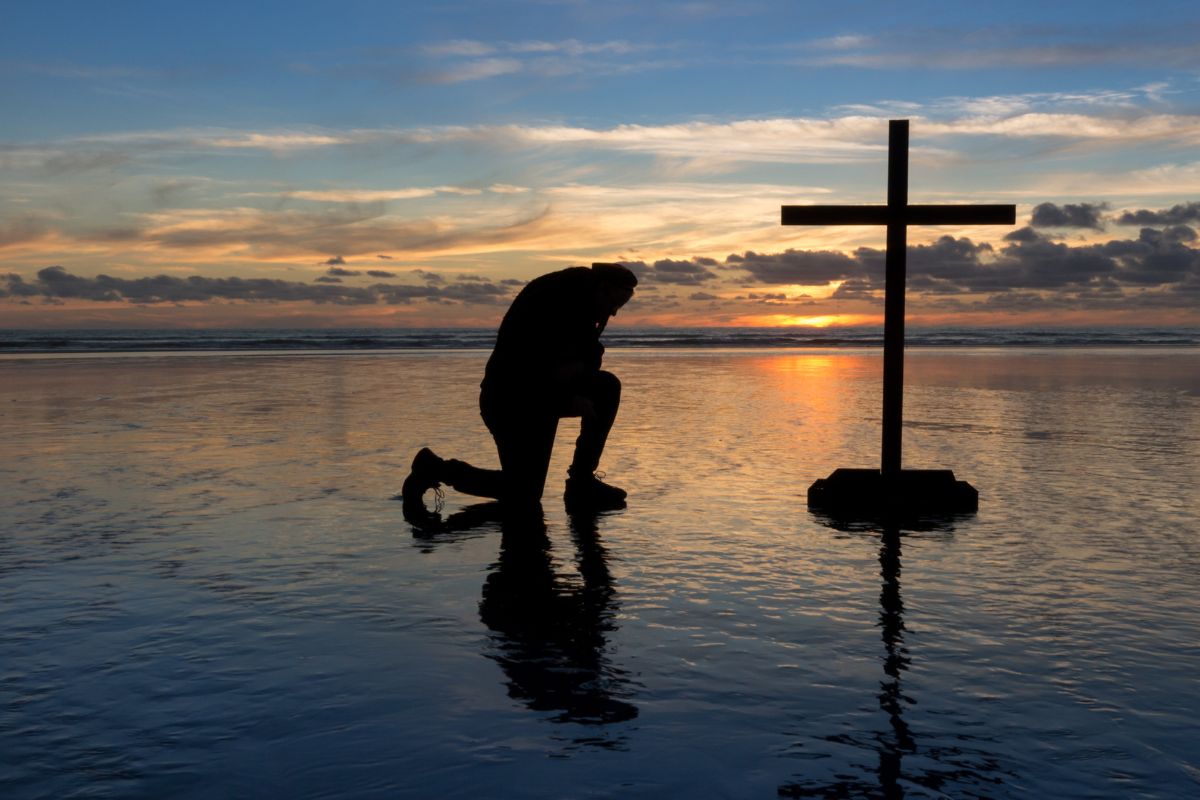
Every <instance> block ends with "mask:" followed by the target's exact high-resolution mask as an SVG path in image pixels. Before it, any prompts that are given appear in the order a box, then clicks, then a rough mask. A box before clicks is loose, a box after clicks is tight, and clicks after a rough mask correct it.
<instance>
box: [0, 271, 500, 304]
mask: <svg viewBox="0 0 1200 800" xmlns="http://www.w3.org/2000/svg"><path fill="white" fill-rule="evenodd" d="M330 271H331V272H332V271H333V270H330ZM341 272H349V273H353V274H357V273H354V272H353V271H352V270H341ZM516 283H517V284H519V283H520V281H517V282H516ZM512 294H513V286H512V284H511V283H510V282H503V283H493V282H492V281H488V280H469V281H455V282H452V283H444V284H439V285H432V284H429V283H426V284H424V285H415V284H398V283H376V284H372V285H370V286H346V285H343V284H342V283H341V278H339V277H335V276H330V275H323V276H321V277H319V278H317V282H314V283H302V282H300V281H285V280H275V279H271V278H206V277H201V276H190V277H187V278H178V277H174V276H170V275H156V276H154V277H152V278H115V277H112V276H111V275H97V276H96V277H94V278H85V277H81V276H78V275H73V274H71V273H70V272H68V271H67V270H65V269H63V268H62V267H46V268H45V269H42V270H39V271H38V273H37V278H36V279H35V280H32V281H25V280H24V279H23V278H21V276H19V275H16V274H9V275H5V276H0V297H9V298H14V299H17V300H22V299H24V300H29V299H32V298H39V297H40V298H44V299H46V300H51V301H54V300H69V299H76V300H92V301H98V302H121V301H125V302H130V303H139V304H154V303H185V302H204V301H214V300H215V301H241V302H257V303H279V302H312V303H333V304H337V305H373V304H380V303H382V304H387V305H403V304H407V303H411V302H413V301H414V300H419V301H425V302H434V303H473V304H481V305H495V304H500V303H505V302H507V301H508V299H509V298H510V297H511V295H512Z"/></svg>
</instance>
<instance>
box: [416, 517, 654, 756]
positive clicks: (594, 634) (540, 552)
mask: <svg viewBox="0 0 1200 800" xmlns="http://www.w3.org/2000/svg"><path fill="white" fill-rule="evenodd" d="M409 522H410V523H412V525H413V535H414V536H415V537H417V538H418V539H419V546H423V547H430V546H433V543H434V542H436V541H437V540H438V539H441V538H444V537H455V538H457V537H459V536H461V535H463V534H469V533H471V532H474V531H480V530H487V529H491V530H494V529H495V527H497V526H498V527H499V529H500V532H501V540H500V556H499V558H498V560H497V561H496V563H495V564H493V565H492V567H491V571H490V572H489V574H488V576H487V579H486V580H485V581H484V584H483V594H482V599H481V600H480V602H479V617H480V619H481V620H482V621H483V623H484V625H486V626H487V627H488V629H489V630H491V631H492V633H493V636H492V637H491V644H492V652H490V653H487V654H486V655H487V657H488V658H491V659H492V660H493V661H495V662H496V663H497V664H499V665H500V667H501V669H503V670H504V674H505V677H506V678H507V685H508V694H509V696H510V697H512V698H514V699H517V700H520V701H521V702H522V703H524V704H525V705H526V706H528V707H529V708H530V709H532V710H534V711H540V712H555V713H553V715H552V716H551V717H550V718H551V719H552V720H554V721H555V722H573V723H577V724H583V725H606V724H609V723H614V722H624V721H626V720H630V719H633V718H635V717H636V716H637V714H638V711H637V708H636V707H635V706H633V705H632V704H631V703H629V702H627V699H628V698H629V697H631V696H632V685H631V681H630V678H629V676H628V674H627V673H626V672H625V671H624V670H622V669H620V668H618V667H616V666H615V665H613V664H612V663H611V661H610V660H609V658H608V656H607V654H606V648H607V638H608V636H609V635H610V634H611V632H612V631H613V630H615V628H616V626H615V623H614V618H615V616H616V612H617V602H616V589H615V588H614V586H613V581H612V576H611V574H610V573H609V569H608V553H607V551H606V550H605V548H604V544H603V543H602V541H601V539H600V535H599V525H598V518H597V516H596V515H595V514H594V513H590V514H575V515H572V516H571V518H570V529H571V538H572V540H573V543H574V545H575V555H576V567H577V570H578V572H577V574H576V573H575V571H574V570H567V571H563V570H561V568H558V569H556V562H555V559H554V557H553V548H552V545H551V541H550V537H549V536H548V535H547V528H546V521H545V518H544V517H543V516H542V514H541V513H540V509H538V510H536V511H534V512H529V513H525V514H520V515H517V514H511V513H510V514H503V513H501V510H500V507H499V504H496V503H483V504H479V505H475V506H469V507H467V508H465V509H463V510H462V511H460V512H458V513H456V514H452V515H450V516H449V517H447V518H445V519H444V520H443V519H442V518H441V517H440V515H437V514H428V515H426V516H425V517H420V518H413V517H409ZM589 741H592V742H593V743H596V744H603V743H604V742H601V741H596V740H589ZM609 744H611V743H609Z"/></svg>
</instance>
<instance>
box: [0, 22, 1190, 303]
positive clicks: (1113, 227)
mask: <svg viewBox="0 0 1200 800" xmlns="http://www.w3.org/2000/svg"><path fill="white" fill-rule="evenodd" d="M5 17H6V19H5V25H4V28H3V30H2V31H0V45H2V47H3V50H2V51H0V52H3V54H4V55H3V56H2V57H0V64H2V65H3V74H4V76H5V78H4V80H3V81H2V82H0V105H2V107H3V108H5V109H6V112H7V113H6V114H5V115H4V118H3V119H2V120H0V186H2V187H3V188H0V275H7V278H5V279H4V280H0V292H3V296H0V303H2V304H4V307H5V309H6V311H7V312H9V313H8V314H7V316H9V318H10V319H12V320H13V324H18V325H30V326H58V325H68V326H79V325H92V324H103V325H230V324H250V325H276V324H314V325H358V324H369V325H409V324H445V325H465V324H471V325H474V324H481V325H488V324H493V323H494V322H495V320H496V319H498V317H499V315H500V314H501V313H502V312H503V308H504V306H505V304H506V303H507V300H508V298H510V297H511V295H512V293H513V292H514V291H515V290H516V288H518V287H519V282H520V281H522V280H527V279H528V278H530V277H532V276H534V275H536V274H539V273H541V272H545V271H548V270H550V269H555V268H559V267H562V266H566V265H569V264H572V263H588V262H589V261H592V260H618V259H619V260H623V261H626V262H629V263H632V264H634V265H635V268H636V269H638V271H639V272H640V273H641V274H642V276H643V279H644V280H643V287H644V291H642V292H639V296H638V300H637V302H636V303H635V304H634V305H633V306H631V308H630V317H631V319H633V320H634V321H640V322H643V323H663V324H671V323H688V324H695V323H697V322H709V323H712V324H808V323H815V324H826V323H828V322H829V321H834V322H835V323H854V322H872V321H874V320H876V319H877V318H878V315H879V295H880V288H881V287H880V281H879V276H878V275H877V274H876V262H877V261H878V259H877V258H876V255H877V253H876V251H877V250H878V248H879V247H880V246H881V243H882V232H878V231H872V230H868V229H840V230H817V229H803V230H801V229H783V228H780V226H779V225H778V207H779V205H780V204H782V203H805V202H822V203H831V202H832V203H836V202H880V201H882V199H883V181H884V161H883V159H884V147H885V144H886V136H887V125H886V120H887V119H889V118H897V117H905V118H910V119H912V120H913V123H912V125H913V129H912V141H913V148H914V149H913V155H912V158H913V164H912V170H911V175H912V185H911V189H910V195H911V197H912V199H913V200H914V201H918V202H920V201H926V202H959V201H962V202H1012V203H1016V204H1017V205H1018V216H1019V224H1018V226H1017V228H1016V229H986V228H978V229H973V230H953V231H950V230H938V229H923V230H922V229H915V230H914V231H912V234H911V239H910V240H911V242H912V244H913V246H914V247H918V248H920V247H924V248H925V249H924V250H918V251H915V252H916V253H917V258H916V260H915V262H914V263H915V265H916V266H915V270H916V271H915V272H914V274H913V284H912V301H911V302H910V309H911V310H912V312H913V314H914V319H916V320H917V321H922V320H923V321H928V322H955V323H962V324H971V323H979V324H1032V323H1035V322H1046V321H1067V322H1070V321H1074V322H1079V323H1081V324H1082V323H1089V324H1090V323H1094V322H1097V321H1102V322H1103V321H1106V322H1112V323H1133V322H1137V321H1139V320H1142V319H1145V318H1149V319H1151V320H1152V321H1153V322H1155V323H1157V324H1197V322H1198V321H1200V320H1198V319H1197V316H1196V308H1197V306H1200V303H1197V299H1200V259H1198V258H1197V255H1196V253H1197V250H1196V238H1195V230H1196V229H1197V228H1200V204H1197V205H1194V206H1193V205H1192V204H1195V203H1196V201H1197V199H1198V197H1200V102H1198V101H1200V45H1197V42H1200V11H1198V10H1197V8H1196V6H1195V4H1194V3H1164V2H1153V3H1142V4H1139V5H1131V4H1116V3H1095V2H1092V3H1074V2H1060V3H1054V4H1047V3H1029V2H1017V3H1007V4H962V3H954V4H952V3H929V2H924V3H922V2H916V3H905V4H898V3H876V2H868V3H854V2H847V3H839V4H821V5H817V4H810V3H797V2H786V3H785V2H780V3H775V2H761V3H760V2H745V3H738V4H732V3H712V2H664V3H650V2H628V3H627V2H620V1H619V0H618V1H617V2H603V3H600V2H586V1H585V0H579V1H578V2H554V1H553V0H549V1H532V2H448V3H439V4H432V3H430V4H424V5H417V4H404V3H379V2H364V3H354V2H342V3H286V4H284V3H250V4H232V3H205V4H198V3H197V4H191V3H189V4H183V3H162V2H159V3H127V2H113V3H104V4H99V3H83V2H79V3H64V4H56V5H50V4H45V3H19V2H17V3H10V4H8V7H7V8H6V14H5ZM1039 209H1040V210H1039ZM1147 231H1148V232H1147ZM1189 231H1190V232H1191V233H1189ZM947 235H949V236H950V237H951V239H950V240H948V241H947V240H944V239H942V238H941V237H944V236H947ZM1061 265H1067V266H1065V267H1063V266H1061ZM368 273H375V274H368ZM101 276H107V280H100V278H101ZM160 276H161V278H162V280H159V281H158V282H157V283H156V284H154V283H152V279H156V278H159V277H160ZM4 281H7V283H5V282H4ZM238 281H243V282H244V281H266V282H274V283H259V284H253V285H246V284H244V283H238ZM235 284H236V285H235Z"/></svg>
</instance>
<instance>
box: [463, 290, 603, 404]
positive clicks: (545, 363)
mask: <svg viewBox="0 0 1200 800" xmlns="http://www.w3.org/2000/svg"><path fill="white" fill-rule="evenodd" d="M596 291H597V290H596V277H595V274H594V273H593V271H592V270H590V269H588V268H587V267H569V268H567V269H563V270H559V271H557V272H551V273H549V274H547V275H542V276H541V277H539V278H535V279H534V280H532V281H530V282H529V283H528V284H527V285H526V286H525V288H524V289H522V290H521V292H520V293H519V294H518V295H517V297H516V299H514V300H513V303H512V306H511V307H510V308H509V309H508V313H506V314H505V315H504V320H503V321H502V322H501V323H500V330H499V332H498V333H497V334H496V346H495V349H494V350H493V351H492V356H491V358H490V359H488V363H487V369H486V370H485V372H484V378H483V384H482V386H483V389H484V391H485V392H491V391H498V392H508V391H515V390H522V389H531V390H533V391H538V390H539V389H548V388H551V384H553V383H554V381H555V380H556V379H557V377H558V376H559V375H560V373H561V371H562V370H563V369H564V368H572V367H575V366H576V365H578V367H579V368H581V369H583V370H597V369H599V368H600V358H601V356H602V355H603V353H604V347H603V346H602V345H601V344H600V328H599V323H600V320H599V319H597V316H598V314H597V308H596V300H595V297H596Z"/></svg>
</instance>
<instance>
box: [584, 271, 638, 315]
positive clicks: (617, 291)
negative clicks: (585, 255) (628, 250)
mask: <svg viewBox="0 0 1200 800" xmlns="http://www.w3.org/2000/svg"><path fill="white" fill-rule="evenodd" d="M592 272H593V273H594V274H595V275H596V278H597V281H596V285H597V286H598V287H599V293H598V294H599V296H598V297H597V302H598V303H599V311H600V313H601V315H602V316H601V319H608V318H609V317H611V316H614V315H615V314H616V313H617V309H619V308H620V307H621V306H623V305H625V304H626V303H628V302H629V298H631V297H633V289H634V287H635V286H637V283H638V279H637V276H636V275H634V274H633V272H632V271H631V270H630V269H629V268H628V267H626V266H624V265H622V264H606V263H603V262H599V263H595V264H592Z"/></svg>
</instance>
